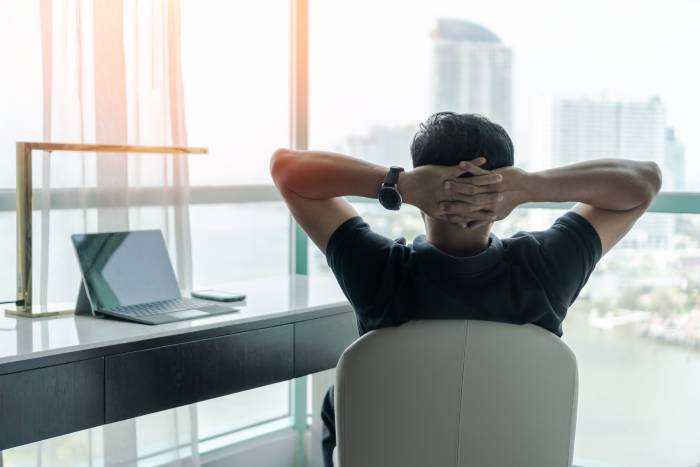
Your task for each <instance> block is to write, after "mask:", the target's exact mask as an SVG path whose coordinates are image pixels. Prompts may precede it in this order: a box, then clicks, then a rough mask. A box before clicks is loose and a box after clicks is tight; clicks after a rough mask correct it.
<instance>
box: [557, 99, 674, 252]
mask: <svg viewBox="0 0 700 467" xmlns="http://www.w3.org/2000/svg"><path fill="white" fill-rule="evenodd" d="M597 158H624V159H635V160H643V161H653V162H656V163H657V164H658V165H659V166H660V168H661V171H662V173H663V175H664V189H665V190H680V189H682V184H683V180H684V176H685V156H684V149H683V146H682V145H681V143H680V142H678V141H677V140H676V136H675V133H674V132H673V130H671V129H669V128H668V127H667V124H666V108H665V106H664V104H663V103H662V102H661V100H660V99H659V98H658V97H654V98H651V99H648V100H643V101H612V100H607V99H598V100H594V99H558V100H555V101H554V105H553V109H552V162H553V165H555V166H559V165H566V164H572V163H575V162H581V161H585V160H589V159H597ZM675 220H676V218H675V217H669V216H667V215H654V214H650V215H647V216H644V217H643V218H642V219H641V220H640V221H639V222H638V224H637V226H636V228H635V229H634V230H633V231H632V232H631V233H630V234H629V235H627V236H626V237H625V239H624V240H623V241H622V243H621V248H622V249H625V248H629V249H632V250H636V251H638V250H639V249H661V250H667V249H668V248H670V245H671V243H670V239H671V238H672V235H673V232H674V230H675Z"/></svg>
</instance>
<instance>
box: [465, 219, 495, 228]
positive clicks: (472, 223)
mask: <svg viewBox="0 0 700 467" xmlns="http://www.w3.org/2000/svg"><path fill="white" fill-rule="evenodd" d="M491 222H493V221H470V222H467V228H468V229H469V230H474V229H478V228H479V227H482V226H484V225H488V224H490V223H491ZM463 228H464V227H463Z"/></svg>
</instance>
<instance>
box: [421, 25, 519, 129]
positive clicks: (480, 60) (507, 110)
mask: <svg viewBox="0 0 700 467" xmlns="http://www.w3.org/2000/svg"><path fill="white" fill-rule="evenodd" d="M433 41H434V64H433V69H434V83H433V110H434V111H435V112H439V111H446V110H449V111H453V112H459V113H479V114H482V115H484V116H486V117H488V118H489V119H490V120H492V121H494V122H497V123H499V124H501V125H502V126H503V127H504V128H505V129H506V130H507V131H508V132H511V130H512V124H513V121H512V120H513V115H512V93H513V92H512V81H513V71H512V61H513V57H512V51H511V49H510V48H508V47H506V46H505V45H503V43H502V42H501V40H500V38H499V37H498V36H497V35H496V34H494V33H493V32H491V31H490V30H488V29H486V28H485V27H483V26H481V25H479V24H476V23H472V22H469V21H462V20H457V19H439V20H438V22H437V25H436V28H435V30H434V31H433Z"/></svg>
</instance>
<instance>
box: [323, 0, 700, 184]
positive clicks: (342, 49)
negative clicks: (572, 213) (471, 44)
mask: <svg viewBox="0 0 700 467" xmlns="http://www.w3.org/2000/svg"><path fill="white" fill-rule="evenodd" d="M311 9H312V18H311V19H312V22H311V44H312V45H311V89H312V91H311V92H312V95H311V103H312V105H311V109H312V113H311V127H312V143H314V144H318V145H320V146H332V145H333V144H334V142H336V141H339V140H342V139H343V138H344V137H345V135H346V134H348V133H350V134H362V133H363V132H366V129H367V128H368V127H369V126H371V125H373V124H386V125H397V124H410V123H415V122H417V121H420V120H423V119H424V118H425V117H426V116H427V114H428V113H429V112H430V96H431V78H432V73H433V70H432V66H431V59H432V41H431V39H430V31H431V30H432V29H433V27H434V25H435V22H436V19H437V18H440V17H449V18H458V19H464V20H469V21H473V22H476V23H479V24H481V25H483V26H485V27H487V28H488V29H491V30H492V31H493V32H495V33H496V34H497V35H498V36H499V37H501V39H502V41H503V42H504V43H505V44H506V45H507V46H509V47H510V48H512V50H513V53H514V63H513V67H514V102H513V105H514V121H515V125H514V126H515V128H514V135H513V136H514V139H515V141H516V157H517V156H518V155H520V156H521V157H534V158H537V154H531V153H532V151H533V150H535V148H536V144H535V142H534V141H533V140H534V139H536V137H537V135H535V134H534V133H535V132H537V131H540V129H539V128H538V125H537V121H536V120H537V118H538V113H539V112H540V111H541V109H542V107H543V106H548V104H549V103H550V102H551V99H553V98H556V97H574V98H581V97H590V98H608V99H614V100H616V99H620V100H639V99H641V100H646V99H648V98H650V97H652V96H659V97H660V98H661V99H662V101H663V102H664V103H665V105H666V108H667V112H668V124H669V125H671V126H673V127H675V128H676V131H677V134H678V137H679V138H680V139H681V140H682V142H683V143H684V144H685V146H686V159H687V160H688V168H689V171H690V172H691V173H698V172H700V157H698V153H699V152H700V124H699V123H698V121H699V119H698V116H697V113H698V109H699V108H700V86H698V83H700V50H699V46H700V27H699V26H700V1H697V0H670V1H663V2H660V1H654V2H652V1H627V0H624V1H602V0H587V1H559V0H558V1H553V0H547V1H528V2H523V1H517V0H487V1H469V0H467V1H464V0H460V1H449V0H433V1H431V2H407V1H394V0H385V1H381V2H377V1H371V0H355V1H353V2H340V1H335V0H331V1H329V0H312V2H311ZM592 156H593V155H592ZM697 182H698V181H697V180H696V185H695V186H696V187H697V186H698V185H697ZM697 189H700V188H696V190H697Z"/></svg>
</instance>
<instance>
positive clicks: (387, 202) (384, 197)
mask: <svg viewBox="0 0 700 467" xmlns="http://www.w3.org/2000/svg"><path fill="white" fill-rule="evenodd" d="M401 172H403V168H402V167H395V166H393V167H391V168H389V172H388V173H387V174H386V177H384V183H382V187H381V188H380V189H379V196H378V198H379V203H380V204H381V205H382V206H384V207H385V208H387V209H390V210H392V211H398V210H399V208H400V207H401V193H399V188H398V186H397V185H398V183H399V174H400V173H401Z"/></svg>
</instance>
